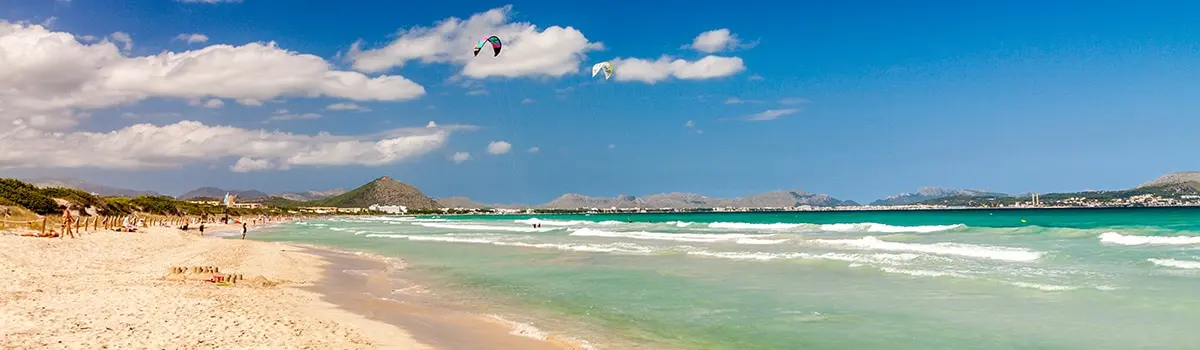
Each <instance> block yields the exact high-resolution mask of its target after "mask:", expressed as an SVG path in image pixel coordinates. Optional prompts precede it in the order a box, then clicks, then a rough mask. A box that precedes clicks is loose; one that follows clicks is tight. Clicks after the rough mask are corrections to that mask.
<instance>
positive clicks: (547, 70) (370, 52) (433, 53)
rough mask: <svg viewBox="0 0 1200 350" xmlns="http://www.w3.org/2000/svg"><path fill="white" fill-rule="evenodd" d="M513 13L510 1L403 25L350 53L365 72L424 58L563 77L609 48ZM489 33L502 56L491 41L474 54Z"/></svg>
mask: <svg viewBox="0 0 1200 350" xmlns="http://www.w3.org/2000/svg"><path fill="white" fill-rule="evenodd" d="M511 15H512V6H511V5H508V6H504V7H500V8H494V9H491V10H488V11H487V12H482V13H477V14H474V15H472V16H471V17H470V18H467V19H465V20H464V19H460V18H457V17H450V18H446V19H444V20H441V21H439V22H437V23H436V24H434V25H433V26H432V27H423V26H414V27H412V28H408V29H402V30H400V33H399V35H398V36H397V37H396V39H395V40H393V41H392V42H390V43H388V44H387V45H386V46H384V47H380V48H374V49H363V47H362V42H361V41H359V42H356V43H354V45H353V46H352V47H351V48H350V50H349V52H348V53H347V54H346V57H347V59H348V60H349V61H350V62H353V67H354V69H355V70H358V71H361V72H383V71H387V70H389V69H392V68H396V67H402V66H404V65H405V64H406V63H407V62H409V61H413V60H419V61H421V62H424V63H449V64H454V65H459V66H462V71H461V72H460V74H461V75H463V76H466V77H470V78H485V77H492V76H500V77H509V78H514V77H536V76H542V77H561V76H563V75H567V74H571V73H575V72H578V70H579V64H580V62H582V61H583V59H584V58H585V56H584V54H585V53H586V52H589V51H594V50H602V49H603V48H604V45H603V44H602V43H598V42H591V41H589V40H588V39H587V38H586V37H585V36H584V35H583V33H582V32H580V31H579V30H577V29H575V28H573V27H569V26H568V27H565V28H564V27H560V26H550V27H547V28H545V29H540V28H538V27H537V26H535V25H533V24H532V23H528V22H509V21H510V20H511V19H512V18H511ZM486 35H495V36H497V37H499V38H500V39H501V41H502V45H503V46H502V48H501V50H502V51H501V52H500V55H499V56H496V57H492V53H491V52H490V47H488V46H485V49H484V51H480V53H479V56H477V57H476V56H474V55H473V54H472V52H471V49H470V48H472V47H474V45H475V44H476V42H478V41H479V40H481V39H484V38H485V36H486ZM485 45H487V44H485Z"/></svg>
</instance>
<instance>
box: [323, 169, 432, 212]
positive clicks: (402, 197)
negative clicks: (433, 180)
mask: <svg viewBox="0 0 1200 350" xmlns="http://www.w3.org/2000/svg"><path fill="white" fill-rule="evenodd" d="M311 203H312V204H314V205H324V206H332V207H341V208H366V207H369V206H371V205H374V204H379V205H403V206H405V207H408V208H409V209H435V208H440V207H441V205H440V204H438V203H437V202H436V201H434V200H433V199H432V198H429V197H426V196H425V195H424V194H422V193H421V190H418V189H417V188H416V187H413V186H412V185H409V184H406V183H403V182H398V181H396V180H392V178H390V177H387V176H384V177H380V178H378V179H375V180H374V181H371V182H369V183H367V184H366V185H362V186H359V187H358V188H355V189H353V190H350V191H349V192H346V193H342V194H340V195H337V196H333V197H330V198H326V199H322V200H316V201H313V202H311Z"/></svg>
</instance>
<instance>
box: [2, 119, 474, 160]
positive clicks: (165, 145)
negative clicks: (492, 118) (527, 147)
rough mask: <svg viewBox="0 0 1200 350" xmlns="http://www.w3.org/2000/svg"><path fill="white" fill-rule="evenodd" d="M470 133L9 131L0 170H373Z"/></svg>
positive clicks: (446, 129)
mask: <svg viewBox="0 0 1200 350" xmlns="http://www.w3.org/2000/svg"><path fill="white" fill-rule="evenodd" d="M475 128H476V127H474V126H470V125H452V126H443V127H438V128H405V129H394V130H389V131H386V132H382V133H377V134H373V135H361V136H341V135H330V134H329V133H318V134H316V135H301V134H292V133H286V132H280V131H268V130H251V129H242V128H236V127H232V126H213V125H205V124H203V123H200V122H196V121H181V122H178V123H174V124H168V125H162V126H158V125H153V124H136V125H132V126H129V127H125V128H122V129H119V130H114V131H110V132H67V133H63V132H45V131H39V130H36V129H33V128H29V127H26V126H24V125H17V126H16V128H15V129H12V130H6V131H3V132H0V149H3V150H4V152H0V168H106V169H145V168H174V167H179V166H182V165H185V164H195V163H201V162H215V161H219V160H222V159H228V158H247V160H245V161H241V160H239V163H242V165H241V166H240V167H237V169H240V170H247V169H253V168H254V167H255V166H261V165H263V164H270V165H271V166H272V168H273V169H287V168H290V167H295V166H338V165H351V164H353V165H366V166H379V165H386V164H395V163H399V162H402V161H405V160H409V159H412V158H416V157H419V156H422V155H425V154H427V153H429V152H430V151H433V150H436V149H439V148H441V147H442V146H444V145H445V143H446V141H447V140H448V139H449V137H450V135H451V134H452V133H453V132H455V131H459V130H473V129H475ZM264 161H267V162H269V163H264ZM235 166H236V164H235Z"/></svg>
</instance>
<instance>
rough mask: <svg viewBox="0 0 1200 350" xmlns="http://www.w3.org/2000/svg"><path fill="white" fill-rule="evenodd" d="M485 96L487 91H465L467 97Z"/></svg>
mask: <svg viewBox="0 0 1200 350" xmlns="http://www.w3.org/2000/svg"><path fill="white" fill-rule="evenodd" d="M487 94H488V92H487V90H471V91H467V96H480V95H487Z"/></svg>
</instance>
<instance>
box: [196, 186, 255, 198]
mask: <svg viewBox="0 0 1200 350" xmlns="http://www.w3.org/2000/svg"><path fill="white" fill-rule="evenodd" d="M226 193H232V194H235V195H237V197H238V199H243V200H245V199H257V198H264V197H270V195H269V194H266V193H263V192H261V191H255V190H223V189H220V188H216V187H201V188H197V189H194V190H191V191H188V192H187V193H184V194H182V195H180V196H179V197H178V198H179V199H181V200H191V199H195V198H224V197H225V194H226Z"/></svg>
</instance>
